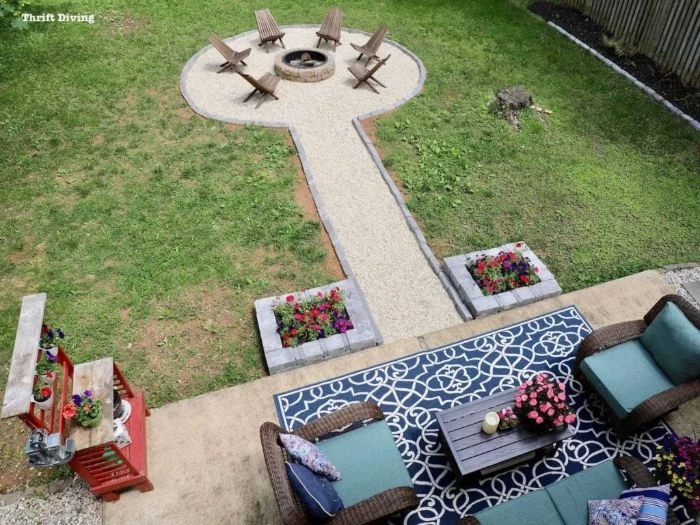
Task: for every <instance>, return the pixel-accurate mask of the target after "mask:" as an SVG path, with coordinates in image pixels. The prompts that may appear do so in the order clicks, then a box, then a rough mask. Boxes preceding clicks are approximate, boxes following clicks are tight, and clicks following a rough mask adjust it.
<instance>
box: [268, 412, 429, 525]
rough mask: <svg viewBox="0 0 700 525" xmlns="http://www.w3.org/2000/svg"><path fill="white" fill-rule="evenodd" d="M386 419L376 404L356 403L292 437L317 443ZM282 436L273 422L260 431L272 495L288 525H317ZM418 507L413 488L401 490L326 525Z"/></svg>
mask: <svg viewBox="0 0 700 525" xmlns="http://www.w3.org/2000/svg"><path fill="white" fill-rule="evenodd" d="M382 419H384V414H383V413H382V411H381V409H380V408H379V407H378V406H377V405H376V404H374V403H368V402H367V403H355V404H352V405H349V406H347V407H344V408H341V409H340V410H338V411H336V412H333V413H332V414H328V415H326V416H323V417H321V418H319V419H317V420H315V421H312V422H310V423H307V424H306V425H304V426H302V427H300V428H298V429H296V430H294V431H293V432H291V433H292V434H296V435H298V436H301V437H303V438H304V439H307V440H309V441H314V440H315V439H316V438H320V437H322V436H326V435H328V434H330V433H332V432H333V431H337V430H338V429H342V428H345V427H347V426H348V425H352V424H353V423H357V422H362V421H368V420H382ZM282 432H284V431H283V430H282V429H281V428H280V427H279V426H277V425H275V424H274V423H270V422H266V423H263V425H262V426H261V427H260V441H261V442H262V449H263V455H264V456H265V465H266V467H267V472H268V474H269V475H270V483H271V484H272V492H273V493H274V495H275V500H276V501H277V506H278V507H279V511H280V515H281V516H282V522H283V523H284V524H285V525H311V524H312V523H313V522H312V521H311V520H310V518H309V517H308V516H307V515H306V513H305V512H304V509H303V507H302V506H301V504H300V503H299V500H298V499H297V497H296V495H295V494H294V491H293V490H292V486H291V484H290V483H289V480H288V478H287V472H286V469H285V461H287V460H288V458H287V453H286V451H285V449H284V447H282V445H281V443H280V441H279V434H280V433H282ZM351 432H352V430H351ZM368 476H371V473H368ZM417 506H418V497H417V496H416V493H415V491H414V490H413V487H398V488H393V489H389V490H386V491H384V492H381V493H379V494H376V495H375V496H372V497H371V498H369V499H366V500H364V501H361V502H359V503H356V504H355V505H351V506H349V507H347V508H345V509H343V510H341V511H340V512H338V514H336V515H335V517H333V518H331V519H329V520H327V521H325V522H324V523H327V524H332V525H340V524H342V525H360V524H363V523H371V522H374V521H377V520H380V519H383V518H384V519H385V518H388V517H389V516H391V515H393V514H396V513H397V512H401V511H404V510H408V509H412V508H415V507H417Z"/></svg>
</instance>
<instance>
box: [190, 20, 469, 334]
mask: <svg viewBox="0 0 700 525" xmlns="http://www.w3.org/2000/svg"><path fill="white" fill-rule="evenodd" d="M283 30H284V31H285V32H286V36H285V39H284V40H285V44H286V46H287V48H288V49H291V48H296V47H311V48H313V47H314V46H315V43H316V40H317V38H316V36H315V33H314V29H312V28H295V27H288V28H284V29H283ZM367 38H368V37H367V35H364V34H358V33H348V32H343V35H342V42H343V45H342V46H339V47H338V48H337V51H336V52H335V62H336V72H335V75H334V76H333V77H331V78H329V79H327V80H324V81H322V82H314V83H299V82H290V81H285V80H283V81H281V82H280V84H279V87H278V88H277V90H276V94H277V95H278V96H279V97H280V100H278V101H273V100H267V101H265V102H264V103H263V104H262V106H260V108H258V109H255V104H256V103H257V100H255V99H254V100H251V101H250V102H248V103H247V104H243V99H244V98H245V96H246V94H247V93H248V92H250V86H249V85H248V84H247V83H246V82H245V81H244V80H243V79H242V78H241V77H240V76H238V75H236V74H235V73H232V72H227V73H222V74H217V73H216V70H217V69H218V65H219V64H221V62H222V59H221V56H220V55H219V54H218V53H217V51H216V50H214V49H213V48H206V49H204V50H203V51H201V52H200V53H198V54H197V55H195V57H193V59H192V60H191V61H190V62H189V63H188V64H187V66H186V67H185V70H184V72H183V75H182V79H181V90H182V92H183V94H184V95H185V98H186V99H187V100H188V102H189V103H190V105H191V106H192V108H193V109H194V110H195V111H196V112H198V113H200V114H202V115H204V116H207V117H210V118H216V119H219V120H224V121H228V122H237V123H241V122H254V123H261V124H263V125H265V124H267V125H270V124H272V125H277V126H281V127H289V126H291V127H293V128H295V129H296V132H297V134H298V137H299V138H300V140H301V143H302V144H301V148H300V149H302V150H303V151H304V152H305V154H306V161H307V163H308V165H307V168H308V169H309V171H310V174H309V173H307V177H308V176H309V175H311V176H312V178H313V180H314V181H315V186H316V188H317V190H318V194H319V197H320V202H317V206H318V207H319V211H320V213H321V215H322V216H323V214H324V212H325V213H327V216H328V218H329V219H330V222H331V224H332V226H333V228H334V229H335V232H336V233H337V236H338V239H339V241H340V245H341V246H342V248H341V250H342V251H343V252H344V253H345V255H346V257H347V260H348V262H349V266H350V268H351V271H352V273H354V276H355V278H356V279H357V281H358V283H359V285H360V287H361V289H362V291H363V292H364V294H365V297H366V299H367V303H368V305H369V308H370V311H371V312H372V315H373V316H374V319H375V321H376V323H377V325H378V327H379V330H380V331H381V333H382V335H383V336H384V341H385V342H392V341H396V340H398V339H401V338H403V337H407V336H411V335H413V336H418V335H421V334H425V333H428V332H432V331H434V330H438V329H440V328H445V327H447V326H452V325H454V324H456V323H458V322H460V321H461V317H460V316H459V314H458V313H457V311H456V309H455V307H454V304H453V303H452V300H451V299H450V298H449V296H448V295H447V293H446V291H445V289H444V288H443V286H442V284H441V283H440V281H439V280H438V277H437V276H436V274H435V273H434V271H433V270H432V268H431V267H430V265H429V264H428V261H427V259H426V258H425V256H424V255H423V252H422V251H421V250H420V248H419V246H418V242H417V241H416V239H415V237H414V236H413V233H412V232H411V230H410V229H409V227H408V225H407V224H406V221H405V219H404V217H403V215H402V213H401V210H400V208H399V207H398V205H397V204H396V201H395V200H394V197H393V196H392V195H391V193H390V191H389V188H388V187H387V185H386V183H385V182H384V180H383V179H382V176H381V174H380V172H379V170H378V168H377V166H376V165H375V163H374V162H373V160H372V158H371V156H370V155H369V153H368V151H367V149H366V148H365V146H364V144H363V143H362V141H361V140H360V137H359V135H358V134H357V131H356V130H355V128H354V126H353V124H352V119H353V118H354V117H355V116H358V115H362V114H365V113H368V112H372V111H376V110H378V109H380V108H386V107H388V106H390V105H392V104H395V103H396V102H397V101H400V100H402V99H404V98H406V97H410V96H412V95H413V94H415V92H417V90H418V89H419V87H420V85H421V76H420V68H419V65H418V63H417V62H416V61H415V60H414V58H413V57H412V56H411V55H409V54H408V53H406V52H405V51H404V50H402V49H401V48H399V47H397V46H395V45H393V44H391V43H389V42H385V43H384V44H382V47H381V48H380V50H379V55H380V56H382V57H384V56H386V55H388V54H391V59H390V60H389V61H388V63H387V64H386V66H384V67H383V68H381V69H380V70H379V72H378V73H377V78H378V79H380V80H381V81H382V83H383V84H386V85H387V86H388V87H387V88H378V89H379V90H380V94H379V95H377V94H375V93H374V92H372V91H371V90H370V89H369V88H367V87H366V86H362V87H360V88H358V89H355V90H353V89H352V86H353V85H354V77H352V75H351V74H350V73H349V72H348V71H347V67H348V66H349V65H351V64H353V63H355V62H356V58H357V53H355V51H354V50H353V49H352V47H351V46H350V42H355V43H358V44H363V43H364V42H365V41H366V40H367ZM227 43H228V44H229V45H230V46H231V47H233V48H234V49H236V50H242V49H245V48H248V47H250V48H252V52H251V55H250V57H249V58H248V59H246V62H247V63H248V64H249V65H248V67H247V68H246V72H247V73H249V74H251V75H252V76H255V77H258V76H260V75H262V74H263V73H265V72H268V71H269V72H272V71H273V64H274V58H275V56H276V55H277V54H278V53H279V52H282V51H283V50H282V48H281V47H279V46H274V47H272V48H271V49H270V52H269V53H267V52H266V51H264V50H262V49H261V48H260V47H258V45H257V32H256V31H254V32H252V33H247V34H243V35H239V36H238V37H234V38H231V39H228V40H227ZM323 49H328V47H325V46H324V48H323ZM298 146H299V145H298ZM336 249H337V250H338V247H336ZM279 292H280V293H284V292H285V290H280V291H279Z"/></svg>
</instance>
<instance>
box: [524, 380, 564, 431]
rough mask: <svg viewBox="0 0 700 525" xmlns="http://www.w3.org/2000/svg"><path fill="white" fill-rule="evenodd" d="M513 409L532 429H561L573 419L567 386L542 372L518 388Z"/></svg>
mask: <svg viewBox="0 0 700 525" xmlns="http://www.w3.org/2000/svg"><path fill="white" fill-rule="evenodd" d="M515 412H516V415H517V416H518V419H519V420H520V422H521V423H522V424H524V425H525V426H527V427H528V428H530V429H532V430H534V431H549V430H560V429H562V428H564V427H566V425H570V424H571V423H573V422H574V421H576V416H575V415H574V414H573V412H571V410H570V409H569V406H568V405H567V404H566V385H564V383H562V382H560V381H553V380H552V379H550V378H549V377H547V375H545V374H536V375H535V376H533V377H532V378H530V379H528V380H527V381H525V382H524V383H523V384H522V385H520V386H519V387H518V391H517V392H516V394H515Z"/></svg>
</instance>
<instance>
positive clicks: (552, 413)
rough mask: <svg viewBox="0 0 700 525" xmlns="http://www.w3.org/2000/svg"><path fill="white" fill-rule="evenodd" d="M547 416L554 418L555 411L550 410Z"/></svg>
mask: <svg viewBox="0 0 700 525" xmlns="http://www.w3.org/2000/svg"><path fill="white" fill-rule="evenodd" d="M547 415H548V416H549V417H552V416H553V415H554V409H553V408H550V409H549V410H547Z"/></svg>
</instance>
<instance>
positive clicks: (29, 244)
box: [7, 235, 46, 265]
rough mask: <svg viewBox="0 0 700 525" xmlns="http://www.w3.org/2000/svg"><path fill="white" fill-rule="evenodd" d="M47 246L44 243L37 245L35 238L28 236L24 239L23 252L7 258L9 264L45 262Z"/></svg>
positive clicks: (12, 254)
mask: <svg viewBox="0 0 700 525" xmlns="http://www.w3.org/2000/svg"><path fill="white" fill-rule="evenodd" d="M45 250H46V245H45V244H44V243H43V242H40V243H38V244H35V239H34V236H32V235H28V236H27V237H25V239H24V246H23V247H22V249H21V250H19V251H16V252H13V253H11V254H10V255H8V256H7V262H9V263H12V264H15V265H21V264H36V263H40V262H42V261H43V260H44V257H45Z"/></svg>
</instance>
